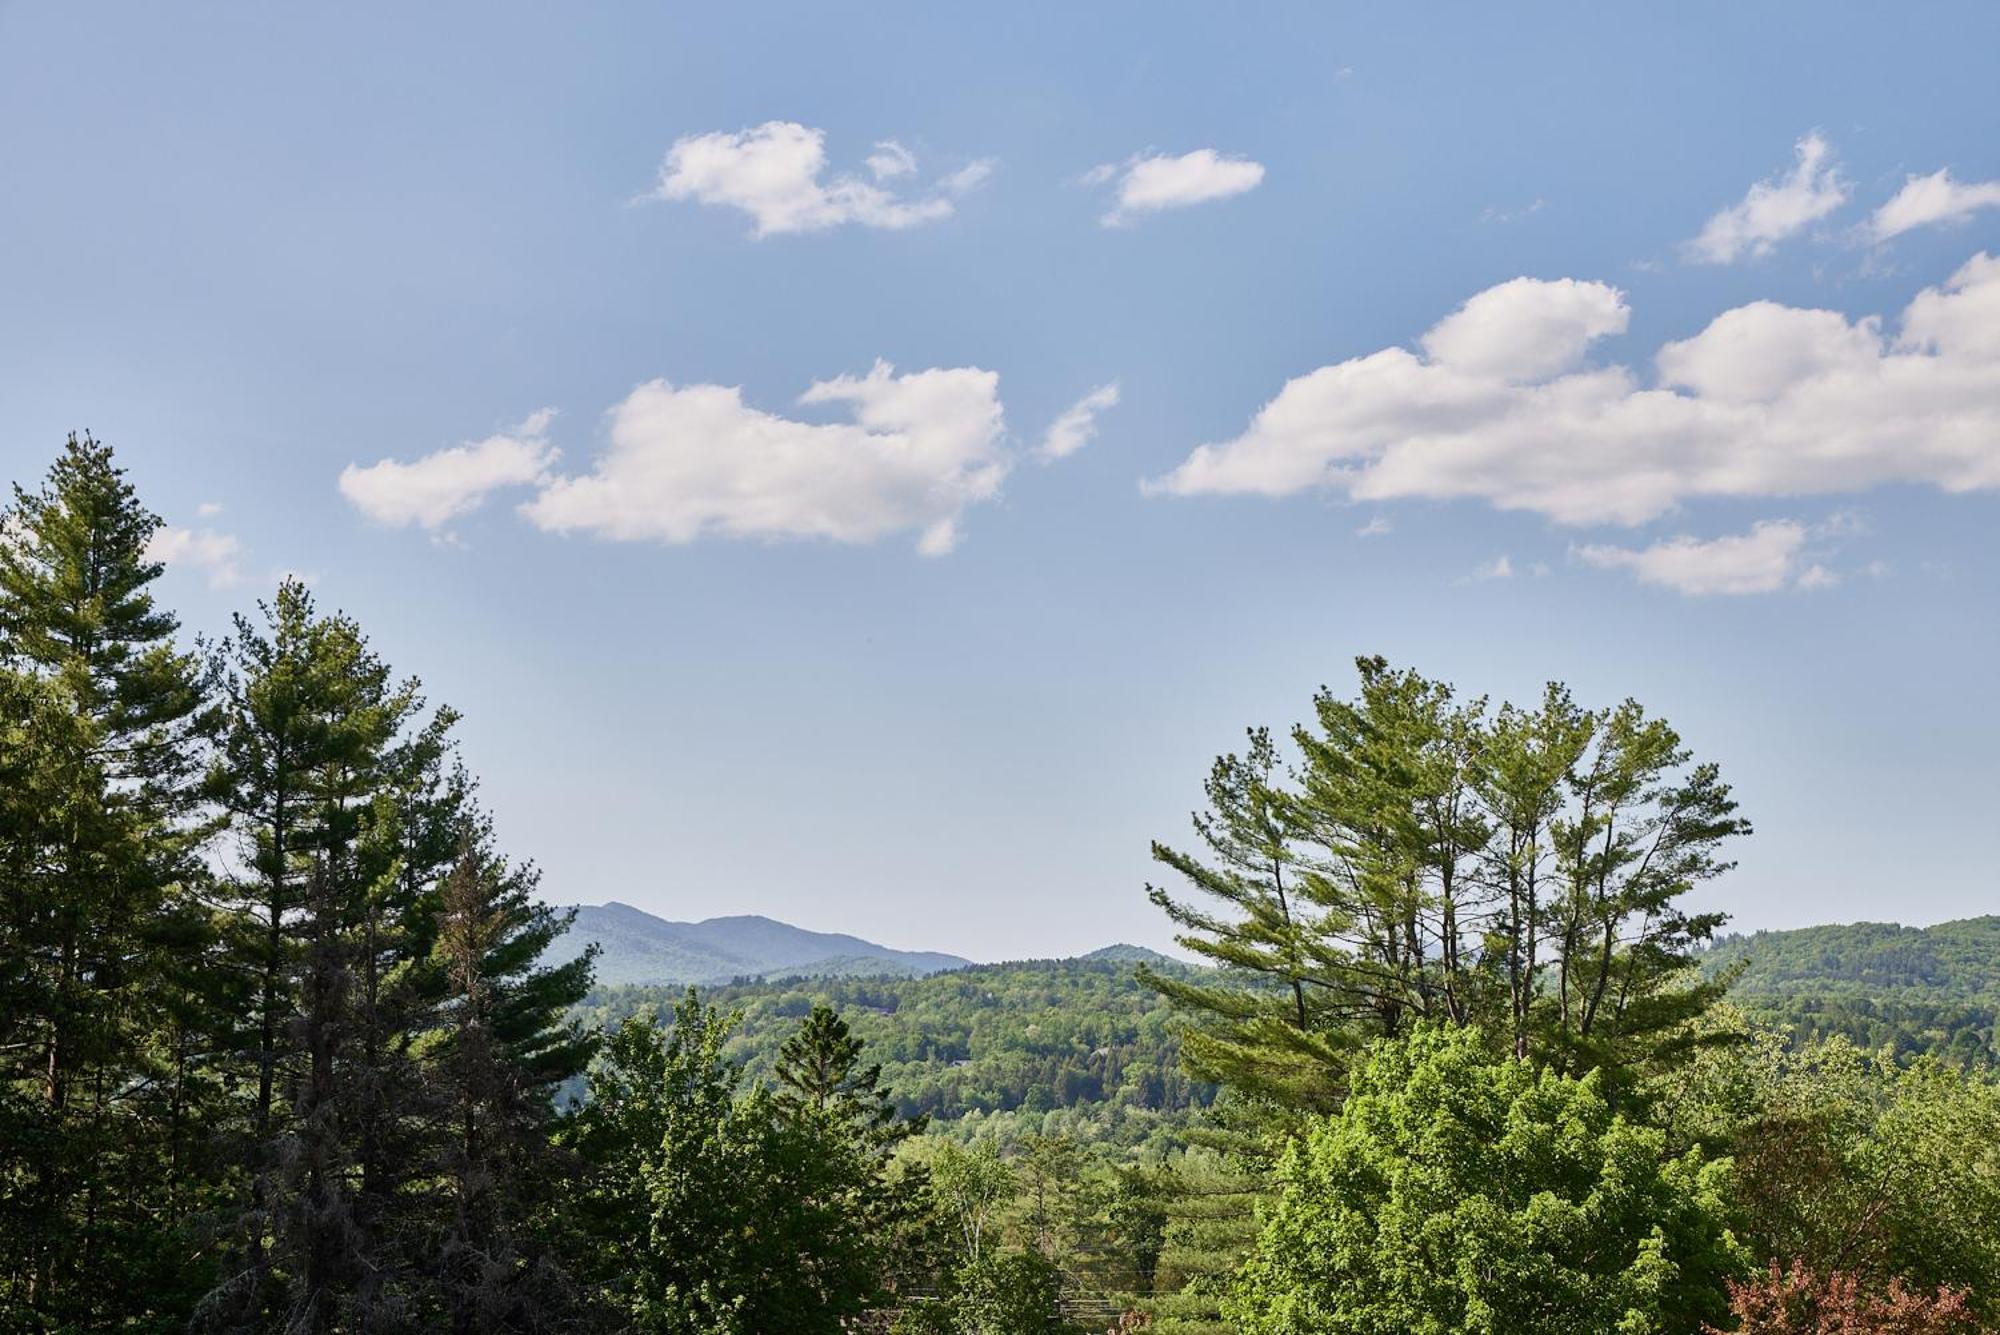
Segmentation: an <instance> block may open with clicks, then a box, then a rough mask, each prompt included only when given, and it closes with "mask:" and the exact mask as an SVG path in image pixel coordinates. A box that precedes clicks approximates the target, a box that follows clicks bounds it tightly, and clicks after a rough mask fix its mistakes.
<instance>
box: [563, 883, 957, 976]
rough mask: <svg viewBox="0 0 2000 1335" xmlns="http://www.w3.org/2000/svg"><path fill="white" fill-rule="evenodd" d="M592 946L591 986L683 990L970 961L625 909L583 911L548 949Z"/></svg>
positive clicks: (573, 951)
mask: <svg viewBox="0 0 2000 1335" xmlns="http://www.w3.org/2000/svg"><path fill="white" fill-rule="evenodd" d="M591 942H596V943H597V945H598V946H599V947H600V954H599V955H598V957H597V981H598V983H599V984H600V985H606V986H616V985H619V984H624V983H640V984H659V985H672V986H681V985H685V984H688V983H726V982H728V981H729V980H731V979H733V978H772V977H784V976H788V975H801V976H812V977H829V978H831V977H851V976H855V975H861V974H900V975H903V976H907V977H922V976H924V975H926V974H933V973H939V972H941V971H943V970H945V969H957V968H962V967H963V966H965V965H967V964H970V963H971V962H972V961H970V960H967V959H962V958H960V957H959V956H957V955H945V954H941V953H938V952H936V951H925V950H893V949H891V948H890V947H888V946H881V945H877V944H875V943H874V942H873V941H864V940H862V939H861V938H860V937H858V936H848V935H846V934H844V933H838V932H810V931H807V930H805V929H804V928H802V927H793V926H791V925H790V924H788V923H782V922H778V921H775V920H774V919H771V918H764V917H759V916H756V915H742V916H737V917H729V918H707V919H704V920H703V921H701V922H670V921H668V920H667V919H665V918H659V917H655V916H654V915H653V914H650V913H647V912H646V911H645V910H643V909H636V908H633V907H632V906H631V905H630V904H620V903H617V902H615V901H614V902H612V903H609V904H582V905H579V906H577V914H576V924H575V926H573V927H571V928H570V930H569V932H568V933H567V934H566V935H565V936H563V937H562V938H561V939H559V940H558V941H557V942H556V943H555V944H554V945H553V946H551V947H550V949H549V959H550V960H551V961H560V960H567V959H574V958H575V957H576V956H578V955H580V954H582V953H583V950H584V948H585V946H587V945H588V944H589V943H591Z"/></svg>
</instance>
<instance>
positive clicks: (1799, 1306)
mask: <svg viewBox="0 0 2000 1335" xmlns="http://www.w3.org/2000/svg"><path fill="white" fill-rule="evenodd" d="M1729 1297H1730V1303H1729V1311H1730V1315H1731V1316H1733V1317H1735V1319H1736V1323H1735V1326H1734V1328H1733V1329H1734V1335H1981V1333H1982V1332H1986V1331H1988V1330H1989V1329H1990V1328H1989V1327H1987V1326H1985V1325H1983V1324H1981V1322H1980V1321H1979V1319H1978V1318H1977V1317H1976V1316H1974V1315H1973V1312H1972V1309H1971V1308H1970V1307H1969V1306H1967V1305H1966V1300H1965V1294H1964V1292H1963V1291H1962V1290H1958V1289H1947V1288H1941V1289H1939V1290H1937V1291H1936V1292H1935V1293H1913V1292H1911V1291H1910V1290H1908V1289H1906V1288H1904V1287H1903V1284H1902V1281H1901V1280H1895V1279H1892V1280H1890V1281H1889V1284H1888V1287H1887V1288H1885V1289H1883V1290H1881V1291H1879V1292H1876V1291H1872V1290H1868V1291H1864V1289H1863V1287H1862V1284H1861V1281H1860V1279H1859V1278H1857V1277H1856V1276H1855V1275H1853V1274H1850V1273H1847V1272H1844V1271H1838V1270H1835V1271H1831V1272H1829V1273H1827V1274H1823V1275H1822V1274H1818V1273H1816V1272H1815V1271H1813V1270H1811V1269H1809V1268H1808V1267H1807V1266H1806V1265H1805V1264H1804V1263H1803V1262H1799V1261H1794V1262H1793V1263H1792V1268H1791V1269H1790V1270H1784V1269H1782V1268H1780V1266H1779V1265H1778V1263H1777V1262H1776V1261H1773V1262H1771V1270H1770V1273H1769V1274H1767V1275H1761V1276H1759V1277H1758V1278H1756V1279H1752V1280H1746V1281H1744V1282H1743V1283H1740V1284H1731V1285H1730V1286H1729ZM1708 1335H1723V1332H1721V1331H1719V1330H1717V1329H1716V1328H1715V1327H1713V1326H1711V1327H1709V1328H1708Z"/></svg>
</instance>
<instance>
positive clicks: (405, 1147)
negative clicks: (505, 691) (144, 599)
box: [207, 581, 434, 1330]
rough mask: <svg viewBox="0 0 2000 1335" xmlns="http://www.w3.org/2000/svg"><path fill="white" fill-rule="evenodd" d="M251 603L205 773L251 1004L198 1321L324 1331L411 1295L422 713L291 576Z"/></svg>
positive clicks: (420, 996) (418, 1082) (399, 1306)
mask: <svg viewBox="0 0 2000 1335" xmlns="http://www.w3.org/2000/svg"><path fill="white" fill-rule="evenodd" d="M261 610H262V624H261V625H259V624H257V623H255V622H252V621H251V620H250V619H248V618H239V619H238V621H237V627H236V634H235V636H234V637H232V639H231V641H230V643H229V644H228V646H226V649H225V651H224V657H223V662H222V664H221V666H222V668H223V669H224V673H223V675H224V678H225V682H226V695H227V709H226V713H227V722H226V726H225V728H224V730H223V735H222V743H221V754H220V757H219V759H218V763H217V765H216V767H215V770H214V773H213V775H212V777H211V788H212V791H214V792H215V793H216V795H217V797H218V798H219V800H220V801H221V802H222V804H223V805H224V807H225V808H226V809H227V810H228V811H229V812H230V814H231V816H232V817H233V819H234V822H235V827H236V830H237V833H238V836H239V839H240V841H241V844H242V846H243V850H244V852H245V854H246V855H247V856H246V857H245V861H246V862H247V864H248V870H249V872H250V874H249V875H248V876H247V877H244V878H243V879H241V880H239V881H237V882H235V883H234V885H233V890H234V893H235V896H236V916H235V924H234V931H233V933H232V939H233V941H234V943H235V946H236V949H237V958H238V960H239V961H240V967H241V968H242V969H243V971H244V972H245V974H246V975H247V976H248V977H249V979H251V980H252V990H253V992H254V1001H253V1009H252V1011H251V1013H250V1015H249V1017H248V1024H247V1025H246V1026H245V1028H244V1030H243V1032H242V1034H241V1039H240V1050H241V1052H242V1055H243V1058H244V1064H245V1065H246V1067H247V1068H248V1073H249V1077H250V1081H251V1083H252V1085H253V1093H252V1096H251V1100H250V1105H249V1108H248V1109H247V1116H246V1123H247V1125H246V1127H245V1137H246V1141H247V1154H246V1157H247V1158H248V1160H249V1164H250V1171H249V1179H250V1181H249V1190H248V1200H247V1201H246V1210H245V1215H244V1221H243V1227H242V1230H241V1236H242V1238H243V1254H242V1265H241V1267H240V1268H239V1269H238V1271H237V1272H236V1273H235V1274H234V1275H233V1276H232V1277H231V1278H230V1279H229V1280H228V1282H226V1283H225V1284H223V1285H221V1286H220V1287H218V1289H217V1290H216V1291H215V1293H214V1294H212V1295H211V1297H210V1300H209V1302H208V1304H207V1307H208V1311H209V1316H210V1319H211V1321H213V1322H215V1323H217V1324H222V1325H232V1324H233V1325H255V1324H257V1323H259V1322H261V1321H264V1320H266V1319H269V1318H270V1316H271V1314H283V1317H284V1319H285V1320H286V1321H287V1322H289V1323H290V1324H292V1325H294V1326H295V1327H297V1328H298V1329H301V1330H327V1329H331V1328H333V1326H334V1325H336V1324H338V1323H340V1322H343V1321H350V1320H351V1321H357V1322H361V1323H364V1324H366V1323H368V1322H378V1323H379V1322H381V1321H387V1320H392V1319H396V1318H398V1317H399V1315H400V1314H401V1313H402V1312H403V1311H404V1310H405V1309H406V1308H407V1305H408V1303H409V1302H410V1301H411V1300H410V1297H409V1293H408V1286H409V1284H410V1282H411V1276H412V1271H413V1268H414V1266H413V1261H412V1258H411V1254H410V1252H411V1248H412V1246H413V1245H414V1243H415V1241H416V1233H415V1229H414V1225H413V1224H412V1223H411V1221H410V1220H409V1218H408V1217H407V1216H408V1214H409V1211H408V1210H407V1209H406V1204H407V1203H406V1202H405V1201H404V1200H403V1199H402V1198H403V1197H404V1196H405V1195H406V1194H407V1193H406V1188H407V1185H408V1183H409V1182H410V1180H411V1179H412V1178H413V1177H414V1176H415V1175H416V1173H417V1172H418V1171H419V1168H420V1163H421V1159H422V1155H421V1148H420V1147H421V1141H420V1139H418V1137H417V1132H416V1130H415V1127H416V1126H417V1125H418V1124H419V1123H420V1121H421V1118H422V1115H423V1114H424V1113H425V1111H426V1109H427V1095H426V1091H425V1087H424V1084H423V1079H422V1071H421V1069H420V1066H419V1063H418V1062H417V1060H416V1057H415V1054H414V1051H413V1045H414V1043H415V1041H416V1039H417V1038H418V1037H419V1036H420V1035H421V1034H422V1033H424V1032H426V1031H427V1030H428V1029H430V1028H431V1027H432V1026H433V1023H434V1019H433V1016H432V1013H431V1012H432V1007H433V1005H434V999H433V998H431V997H429V996H427V995H426V992H425V989H424V988H423V986H422V981H423V980H422V971H421V968H420V967H419V965H420V960H421V958H422V955H421V954H420V947H419V944H418V943H428V941H429V940H430V939H431V936H432V933H433V932H434V928H432V927H429V926H427V925H426V922H425V909H426V907H429V908H430V909H431V911H432V912H433V913H434V904H432V905H428V906H427V905H426V903H425V901H424V899H423V896H422V895H421V894H415V895H413V894H412V893H411V889H410V887H409V885H408V884H407V883H406V882H405V880H404V878H403V875H402V871H403V861H402V851H403V827H402V824H401V821H400V819H399V816H400V813H401V811H402V810H403V809H404V801H403V799H404V797H405V791H404V790H405V788H406V787H407V781H408V779H409V777H410V772H411V769H412V766H411V764H410V763H409V760H408V757H409V755H410V754H411V752H410V743H409V741H408V739H407V736H406V729H407V728H408V727H409V725H410V724H411V722H412V721H413V720H414V719H415V718H416V717H417V716H418V714H419V711H420V709H421V700H420V697H419V696H418V693H417V686H416V683H415V682H413V681H404V682H398V681H395V680H394V679H393V678H392V676H391V674H390V672H389V669H388V667H387V666H386V665H385V664H384V663H383V662H382V661H381V660H380V658H378V657H377V656H376V655H375V654H374V653H373V652H372V651H371V650H370V649H369V647H368V644H367V640H366V638H365V637H364V636H363V635H362V633H361V631H360V628H359V627H358V626H357V625H356V624H355V623H354V622H353V621H352V620H351V619H350V618H347V617H343V616H337V615H336V616H324V615H321V614H320V613H319V612H318V610H317V609H316V607H315V606H314V603H313V599H312V596H311V594H310V593H309V592H308V591H307V590H306V588H305V587H304V585H302V584H300V583H299V582H297V581H287V582H286V583H285V584H283V585H282V586H281V587H280V589H279V591H278V594H277V597H276V598H275V599H274V600H273V601H272V602H271V603H269V604H266V605H264V606H263V607H262V609H261ZM418 736H419V737H421V736H422V733H421V732H419V733H418Z"/></svg>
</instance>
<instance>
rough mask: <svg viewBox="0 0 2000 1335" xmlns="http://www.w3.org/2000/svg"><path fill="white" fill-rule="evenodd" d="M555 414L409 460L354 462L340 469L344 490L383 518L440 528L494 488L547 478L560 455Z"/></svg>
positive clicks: (367, 512)
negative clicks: (552, 434)
mask: <svg viewBox="0 0 2000 1335" xmlns="http://www.w3.org/2000/svg"><path fill="white" fill-rule="evenodd" d="M554 417H555V410H554V409H551V408H544V409H542V410H541V411H539V412H536V413H533V414H530V415H529V417H528V419H527V420H526V421H524V422H522V423H521V424H520V425H519V426H517V427H515V428H514V429H513V430H512V431H506V432H502V433H500V434H499V435H495V436H488V437H487V438H486V439H485V440H480V441H472V442H469V443H467V444H464V445H454V446H452V447H451V448H450V449H444V450H438V451H436V452H434V453H431V454H426V455H424V456H422V457H421V458H418V459H413V460H411V461H410V462H408V463H404V462H402V461H401V460H397V459H384V460H382V461H381V462H379V463H373V464H368V465H366V466H364V465H361V464H349V465H348V466H347V467H345V468H343V469H341V470H340V494H341V495H343V496H345V497H347V499H348V500H349V501H350V502H352V503H353V504H354V506H355V507H356V508H358V509H359V510H360V511H361V512H362V513H363V514H365V515H367V516H368V517H369V518H370V519H373V520H374V521H375V522H376V523H378V524H388V525H390V526H391V527H395V528H403V527H407V526H408V525H411V524H415V525H418V526H420V527H423V528H426V529H430V530H433V531H436V530H438V529H441V528H443V527H444V525H446V524H448V523H450V522H451V521H452V520H454V519H457V518H459V517H460V516H461V515H465V514H468V513H470V512H471V511H473V510H475V509H477V508H478V507H479V505H480V503H481V502H483V501H484V500H485V499H486V497H487V495H488V494H489V493H491V492H494V491H498V490H500V489H501V488H503V487H518V486H528V485H532V484H534V483H536V482H539V481H541V480H542V479H543V477H545V476H546V475H547V473H548V470H549V467H550V465H551V464H553V463H554V462H555V460H556V453H557V452H556V450H555V448H554V447H553V446H551V445H550V444H549V439H548V431H549V422H550V421H551V420H552V419H553V418H554Z"/></svg>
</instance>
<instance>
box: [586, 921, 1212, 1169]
mask: <svg viewBox="0 0 2000 1335" xmlns="http://www.w3.org/2000/svg"><path fill="white" fill-rule="evenodd" d="M703 995H704V996H705V997H707V998H708V999H709V1000H712V1001H714V1002H715V1003H716V1004H717V1005H720V1006H722V1007H725V1008H734V1009H737V1010H740V1011H741V1013H742V1019H741V1022H740V1024H739V1025H738V1027H737V1028H736V1029H735V1030H734V1031H733V1032H732V1036H731V1040H730V1043H729V1049H728V1050H729V1055H730V1056H731V1058H732V1059H734V1060H738V1061H740V1062H742V1063H743V1065H744V1068H745V1071H746V1073H747V1076H748V1078H749V1079H751V1080H752V1081H758V1082H768V1081H772V1080H775V1079H776V1078H777V1075H776V1071H777V1061H778V1053H779V1048H780V1045H781V1044H782V1043H784V1042H785V1040H786V1039H787V1038H789V1037H790V1036H791V1035H792V1034H793V1033H794V1031H795V1030H796V1028H797V1026H798V1024H799V1022H800V1021H801V1020H803V1019H805V1018H806V1017H807V1016H809V1015H810V1014H811V1013H812V1010H813V1008H814V1007H815V1006H826V1007H828V1008H830V1009H832V1010H834V1011H837V1012H838V1013H839V1014H840V1016H841V1018H842V1020H843V1022H844V1023H846V1024H847V1025H848V1026H849V1027H850V1030H851V1034H852V1036H853V1037H854V1038H855V1039H857V1040H859V1041H861V1042H864V1043H865V1044H866V1045H867V1051H868V1055H869V1060H870V1062H871V1063H873V1062H879V1063H880V1064H881V1067H882V1074H881V1079H882V1083H883V1084H884V1085H885V1086H887V1087H888V1088H890V1089H892V1090H894V1092H895V1102H896V1111H897V1113H898V1115H899V1116H901V1117H904V1118H909V1119H914V1118H928V1119H929V1120H930V1122H931V1124H932V1126H933V1128H934V1129H935V1130H937V1131H940V1132H942V1133H944V1134H947V1135H950V1136H953V1137H955V1138H958V1139H963V1140H967V1141H971V1140H977V1139H984V1138H991V1139H995V1140H997V1141H998V1142H1000V1143H1001V1144H1002V1145H1003V1147H1012V1146H1013V1145H1015V1144H1018V1143H1019V1142H1020V1141H1022V1140H1025V1139H1026V1138H1028V1137H1030V1136H1034V1135H1042V1134H1069V1135H1072V1136H1073V1137H1075V1138H1078V1139H1082V1140H1089V1141H1093V1142H1103V1143H1107V1144H1114V1145H1122V1146H1141V1145H1150V1146H1151V1147H1152V1148H1153V1149H1155V1150H1163V1149H1165V1148H1168V1147H1170V1146H1171V1145H1172V1144H1174V1143H1176V1141H1177V1138H1178V1135H1179V1131H1180V1128H1181V1126H1182V1125H1183V1123H1184V1122H1185V1120H1186V1117H1187V1114H1188V1113H1189V1112H1191V1111H1192V1110H1194V1109H1197V1108H1200V1107H1202V1106H1205V1105H1206V1104H1207V1103H1208V1102H1209V1100H1210V1099H1211V1098H1212V1097H1213V1094H1214V1091H1213V1089H1212V1088H1211V1087H1210V1086H1208V1085H1206V1084H1205V1083H1203V1082H1200V1081H1198V1080H1194V1079H1190V1078H1189V1076H1188V1075H1187V1074H1186V1073H1184V1072H1183V1071H1182V1070H1181V1069H1180V1064H1179V1049H1178V1047H1177V1045H1176V1043H1175V1040H1174V1038H1173V1036H1172V1034H1171V1033H1170V1032H1169V1026H1170V1013H1169V1010H1168V1007H1167V1005H1166V1003H1165V1002H1164V1001H1163V1000H1162V998H1161V997H1160V996H1159V995H1158V994H1156V993H1155V992H1153V991H1152V990H1151V989H1149V988H1147V987H1145V986H1142V985H1141V984H1140V983H1139V982H1137V981H1136V980H1135V978H1134V977H1133V974H1132V970H1131V968H1130V967H1129V966H1127V965H1123V964H1120V963H1116V962H1111V963H1099V962H1091V961H1083V960H1034V961H1025V962H1021V963H1014V964H994V965H980V966H977V967H973V968H968V969H960V970H955V971H953V972H950V973H943V974H935V975H932V976H930V977H927V978H880V977H877V978H844V979H837V978H813V979H790V980H786V981H780V982H770V983H746V984H739V985H736V986H731V987H725V988H714V989H708V990H706V991H705V992H704V994H703ZM667 1004H671V994H670V993H668V992H666V991H665V990H664V989H660V988H637V987H620V988H608V989H602V990H600V991H598V992H596V993H595V994H593V995H592V996H591V997H590V998H589V1000H587V1001H586V1003H585V1004H584V1006H583V1007H582V1009H581V1010H580V1011H579V1015H580V1016H581V1017H582V1018H583V1019H584V1020H585V1022H586V1023H587V1024H588V1025H589V1027H591V1028H593V1029H606V1028H610V1027H614V1026H616V1025H617V1024H618V1023H619V1022H620V1021H622V1020H624V1019H625V1018H627V1017H629V1016H633V1015H640V1014H650V1013H654V1012H656V1011H658V1010H659V1009H661V1008H662V1007H663V1006H664V1005H667Z"/></svg>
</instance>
